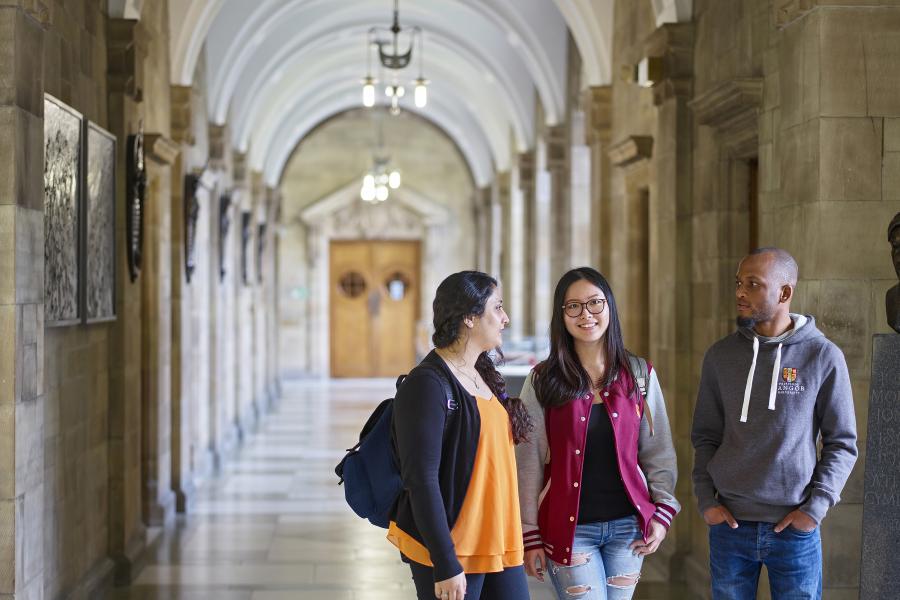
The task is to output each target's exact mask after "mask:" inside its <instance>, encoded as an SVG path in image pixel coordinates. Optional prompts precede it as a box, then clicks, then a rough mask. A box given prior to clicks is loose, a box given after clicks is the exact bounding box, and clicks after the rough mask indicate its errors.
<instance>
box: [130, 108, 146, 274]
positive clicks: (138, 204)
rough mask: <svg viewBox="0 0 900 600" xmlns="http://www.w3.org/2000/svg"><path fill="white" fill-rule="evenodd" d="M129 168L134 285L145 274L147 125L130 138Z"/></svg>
mask: <svg viewBox="0 0 900 600" xmlns="http://www.w3.org/2000/svg"><path fill="white" fill-rule="evenodd" d="M125 160H126V166H125V185H126V187H127V190H126V193H125V240H126V243H127V244H128V247H127V255H128V275H129V276H130V277H131V281H132V283H133V282H134V281H135V280H136V279H137V276H138V273H140V271H141V249H142V248H143V244H144V196H145V194H146V191H147V170H146V168H145V164H144V125H143V123H141V125H140V127H139V129H138V133H137V134H135V135H129V136H128V149H127V155H126V158H125Z"/></svg>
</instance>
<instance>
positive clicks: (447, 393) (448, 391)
mask: <svg viewBox="0 0 900 600" xmlns="http://www.w3.org/2000/svg"><path fill="white" fill-rule="evenodd" d="M419 366H420V367H424V368H426V369H428V370H429V371H431V372H432V373H434V374H435V375H437V377H438V380H439V381H440V382H441V388H443V390H444V398H445V399H446V402H445V403H444V410H445V411H447V413H448V414H449V413H450V411H451V410H456V409H457V408H459V403H458V402H457V401H456V398H454V397H453V389H452V388H451V387H450V382H449V381H447V376H446V375H444V373H443V372H442V371H441V370H440V369H439V368H438V367H437V366H435V365H432V364H430V363H422V364H420V365H419Z"/></svg>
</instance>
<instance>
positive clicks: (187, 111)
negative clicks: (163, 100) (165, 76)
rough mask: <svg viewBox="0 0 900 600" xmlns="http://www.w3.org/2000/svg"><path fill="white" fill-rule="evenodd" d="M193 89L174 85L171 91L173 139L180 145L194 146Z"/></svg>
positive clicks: (187, 86)
mask: <svg viewBox="0 0 900 600" xmlns="http://www.w3.org/2000/svg"><path fill="white" fill-rule="evenodd" d="M192 94H193V88H192V87H191V86H189V85H173V86H171V88H170V91H169V97H170V102H171V111H172V124H171V127H172V139H173V140H175V141H176V142H178V143H179V144H187V145H189V146H193V145H194V134H193V132H192V131H191V95H192Z"/></svg>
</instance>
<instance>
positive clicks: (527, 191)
mask: <svg viewBox="0 0 900 600" xmlns="http://www.w3.org/2000/svg"><path fill="white" fill-rule="evenodd" d="M518 160H519V190H520V192H521V194H522V226H523V227H522V228H523V245H524V247H523V249H522V251H523V254H524V259H525V265H524V267H525V268H524V273H523V274H522V288H523V293H522V305H521V306H520V307H516V309H517V311H518V312H519V314H518V315H516V318H517V319H518V320H519V321H521V323H522V330H521V332H522V335H526V336H532V335H534V334H535V329H534V295H535V284H536V281H535V279H536V277H535V259H536V254H537V245H536V244H535V239H536V233H537V232H536V231H535V204H534V178H535V172H534V150H529V151H528V152H523V153H522V154H519V157H518Z"/></svg>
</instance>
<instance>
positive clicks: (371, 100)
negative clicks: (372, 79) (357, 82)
mask: <svg viewBox="0 0 900 600" xmlns="http://www.w3.org/2000/svg"><path fill="white" fill-rule="evenodd" d="M363 106H365V107H366V108H371V107H373V106H375V85H374V84H372V83H366V84H365V85H364V86H363Z"/></svg>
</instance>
